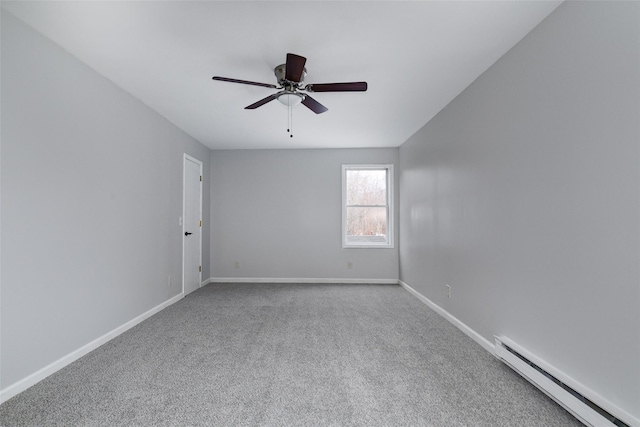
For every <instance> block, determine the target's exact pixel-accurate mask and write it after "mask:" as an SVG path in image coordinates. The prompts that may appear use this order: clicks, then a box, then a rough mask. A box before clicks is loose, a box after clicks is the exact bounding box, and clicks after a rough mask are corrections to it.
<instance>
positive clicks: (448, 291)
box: [445, 285, 451, 298]
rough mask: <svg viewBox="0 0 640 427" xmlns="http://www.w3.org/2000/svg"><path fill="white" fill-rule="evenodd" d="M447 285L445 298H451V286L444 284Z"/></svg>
mask: <svg viewBox="0 0 640 427" xmlns="http://www.w3.org/2000/svg"><path fill="white" fill-rule="evenodd" d="M445 286H446V287H447V298H451V286H449V285H445Z"/></svg>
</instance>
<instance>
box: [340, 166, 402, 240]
mask: <svg viewBox="0 0 640 427" xmlns="http://www.w3.org/2000/svg"><path fill="white" fill-rule="evenodd" d="M367 169H371V170H382V169H385V170H386V171H387V205H386V208H387V241H386V242H349V241H347V171H348V170H367ZM393 177H394V173H393V164H348V165H342V247H343V248H344V249H354V248H356V249H357V248H360V249H362V248H368V249H391V248H393V247H394V238H393V224H394V220H393V211H394V205H393V193H394V186H393Z"/></svg>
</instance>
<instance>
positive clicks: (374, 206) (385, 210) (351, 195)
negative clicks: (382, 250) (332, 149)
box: [342, 165, 393, 247]
mask: <svg viewBox="0 0 640 427" xmlns="http://www.w3.org/2000/svg"><path fill="white" fill-rule="evenodd" d="M392 176H393V169H392V165H366V166H364V165H363V166H360V165H344V166H343V177H342V179H343V242H342V243H343V246H344V247H351V246H353V247H363V246H364V247H392V239H391V230H390V228H391V219H390V217H391V212H392V210H391V200H392V197H391V190H392V188H393V187H392V185H391V182H392Z"/></svg>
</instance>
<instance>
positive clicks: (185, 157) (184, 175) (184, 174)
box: [180, 153, 204, 297]
mask: <svg viewBox="0 0 640 427" xmlns="http://www.w3.org/2000/svg"><path fill="white" fill-rule="evenodd" d="M188 161H190V162H193V163H195V164H197V165H198V166H200V198H199V199H200V200H199V205H200V208H199V210H198V213H199V216H200V221H202V184H203V182H204V175H203V174H202V162H201V161H200V160H198V159H196V158H195V157H192V156H190V155H188V154H187V153H184V155H183V157H182V232H181V233H180V237H181V239H182V296H183V297H184V285H185V281H184V280H185V235H184V233H185V231H186V230H185V227H186V222H187V221H186V202H187V197H186V195H187V168H186V165H187V162H188ZM197 234H198V252H199V255H198V263H199V265H200V266H202V225H201V226H200V227H198V232H197ZM201 286H202V271H200V273H199V275H198V288H200V287H201Z"/></svg>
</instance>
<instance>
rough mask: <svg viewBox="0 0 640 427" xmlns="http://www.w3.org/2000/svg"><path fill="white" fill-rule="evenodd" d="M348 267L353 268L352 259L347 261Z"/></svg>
mask: <svg viewBox="0 0 640 427" xmlns="http://www.w3.org/2000/svg"><path fill="white" fill-rule="evenodd" d="M347 268H348V269H349V270H351V269H352V268H353V263H352V262H351V261H349V262H347Z"/></svg>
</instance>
